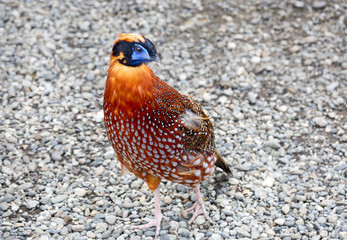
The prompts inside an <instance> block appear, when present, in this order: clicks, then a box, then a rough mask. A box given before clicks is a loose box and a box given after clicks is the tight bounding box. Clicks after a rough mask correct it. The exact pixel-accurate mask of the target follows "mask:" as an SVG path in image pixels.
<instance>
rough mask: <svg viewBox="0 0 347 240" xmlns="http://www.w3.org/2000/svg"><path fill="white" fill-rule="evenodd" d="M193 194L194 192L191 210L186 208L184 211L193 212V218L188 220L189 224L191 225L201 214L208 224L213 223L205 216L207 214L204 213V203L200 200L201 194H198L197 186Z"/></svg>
mask: <svg viewBox="0 0 347 240" xmlns="http://www.w3.org/2000/svg"><path fill="white" fill-rule="evenodd" d="M195 192H196V203H195V204H194V205H193V207H191V208H188V209H187V210H185V212H192V211H193V210H195V211H194V213H193V216H192V218H191V219H190V220H189V222H188V223H189V224H192V223H193V222H194V221H195V219H196V217H197V216H199V214H201V213H203V214H204V216H205V218H206V219H207V220H208V221H209V222H210V223H213V221H212V220H211V218H210V217H209V216H208V215H207V212H206V209H205V206H204V201H203V200H202V197H201V194H200V189H199V186H197V187H196V188H195Z"/></svg>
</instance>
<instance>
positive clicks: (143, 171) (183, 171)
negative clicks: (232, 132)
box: [104, 34, 228, 190]
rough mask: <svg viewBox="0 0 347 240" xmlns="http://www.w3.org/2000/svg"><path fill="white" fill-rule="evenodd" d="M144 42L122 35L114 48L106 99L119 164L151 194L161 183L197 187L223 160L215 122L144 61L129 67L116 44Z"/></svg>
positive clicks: (109, 130) (139, 37)
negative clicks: (161, 78)
mask: <svg viewBox="0 0 347 240" xmlns="http://www.w3.org/2000/svg"><path fill="white" fill-rule="evenodd" d="M145 41H146V44H147V45H148V46H149V47H148V48H151V47H152V46H151V44H152V43H151V42H150V41H149V40H148V39H146V38H145V37H143V36H142V35H135V34H131V35H125V34H122V35H120V37H119V39H118V40H117V41H116V43H115V45H114V48H113V52H112V53H111V61H110V68H109V73H108V77H107V82H106V89H105V96H104V120H105V128H106V132H107V136H108V138H109V141H110V142H111V143H112V146H113V148H114V150H115V152H116V154H117V158H118V160H119V161H120V162H121V164H122V165H123V166H125V167H126V168H127V169H128V170H129V171H130V172H132V173H134V174H135V175H136V176H137V177H138V178H141V179H143V180H144V181H145V182H146V183H147V184H148V186H149V188H150V189H151V190H155V189H157V187H158V185H159V183H160V180H161V179H167V180H170V181H173V182H176V183H179V184H184V185H187V186H190V187H198V186H199V183H200V182H201V181H204V180H205V179H206V178H207V177H209V176H210V175H211V174H212V173H213V172H214V169H215V163H216V161H217V159H218V161H219V162H220V161H222V162H223V160H222V158H221V157H220V155H219V153H218V152H217V150H216V149H215V144H214V133H213V127H212V124H211V122H210V120H209V118H208V117H207V116H206V114H205V113H204V111H203V110H202V108H201V106H200V105H199V104H198V103H196V102H195V101H194V100H192V99H190V98H189V97H187V96H184V95H181V94H180V93H179V92H177V91H176V90H175V89H173V88H172V87H170V86H169V85H168V84H166V83H165V82H163V81H161V80H160V79H159V78H158V77H156V76H155V75H154V73H153V72H152V70H151V69H150V68H149V67H148V66H147V65H146V64H145V63H143V64H140V65H136V66H127V65H125V64H128V65H131V63H130V61H131V59H129V53H126V52H127V51H129V49H125V50H124V51H122V50H121V48H124V46H120V44H119V45H117V44H118V43H120V42H121V43H122V45H126V43H127V42H128V43H129V44H130V45H129V48H130V47H131V46H132V45H131V44H132V43H134V42H135V43H139V44H141V43H142V44H144V42H145ZM148 41H149V42H148ZM153 49H154V46H153ZM149 51H150V50H149ZM151 51H154V53H153V54H154V55H155V54H156V52H155V49H154V50H151ZM115 52H116V53H115ZM126 54H127V55H126ZM225 166H226V165H225ZM226 170H228V169H226Z"/></svg>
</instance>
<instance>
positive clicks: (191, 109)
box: [181, 98, 215, 153]
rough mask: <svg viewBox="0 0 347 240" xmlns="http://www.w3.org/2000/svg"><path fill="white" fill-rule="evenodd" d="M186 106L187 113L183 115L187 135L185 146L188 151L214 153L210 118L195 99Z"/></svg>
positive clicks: (183, 128)
mask: <svg viewBox="0 0 347 240" xmlns="http://www.w3.org/2000/svg"><path fill="white" fill-rule="evenodd" d="M188 99H189V104H186V105H185V112H184V113H183V114H182V115H181V119H182V120H183V121H184V124H183V126H182V128H181V129H182V130H183V131H184V133H185V141H184V145H185V147H186V149H191V150H197V151H203V152H210V153H211V152H213V151H214V150H215V144H214V132H213V126H212V123H211V121H210V118H209V117H208V116H207V115H206V114H205V112H204V111H203V109H202V107H201V106H200V105H199V104H198V103H197V102H196V101H194V100H193V99H191V98H188Z"/></svg>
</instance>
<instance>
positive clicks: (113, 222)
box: [105, 215, 117, 225]
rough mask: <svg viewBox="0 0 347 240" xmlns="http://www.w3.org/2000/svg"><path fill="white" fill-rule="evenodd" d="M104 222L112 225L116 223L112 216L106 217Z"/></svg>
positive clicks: (114, 217)
mask: <svg viewBox="0 0 347 240" xmlns="http://www.w3.org/2000/svg"><path fill="white" fill-rule="evenodd" d="M105 220H106V222H107V223H108V224H110V225H114V224H115V223H116V220H117V219H116V216H114V215H106V217H105Z"/></svg>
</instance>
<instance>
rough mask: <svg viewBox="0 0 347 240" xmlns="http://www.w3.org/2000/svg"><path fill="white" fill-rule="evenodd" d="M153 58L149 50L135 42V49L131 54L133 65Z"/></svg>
mask: <svg viewBox="0 0 347 240" xmlns="http://www.w3.org/2000/svg"><path fill="white" fill-rule="evenodd" d="M153 60H154V59H152V58H151V57H150V56H149V54H148V52H147V50H146V49H145V48H144V47H142V46H141V45H139V44H135V49H134V51H133V53H132V55H131V65H133V66H135V65H138V64H141V63H145V62H151V61H153Z"/></svg>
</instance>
